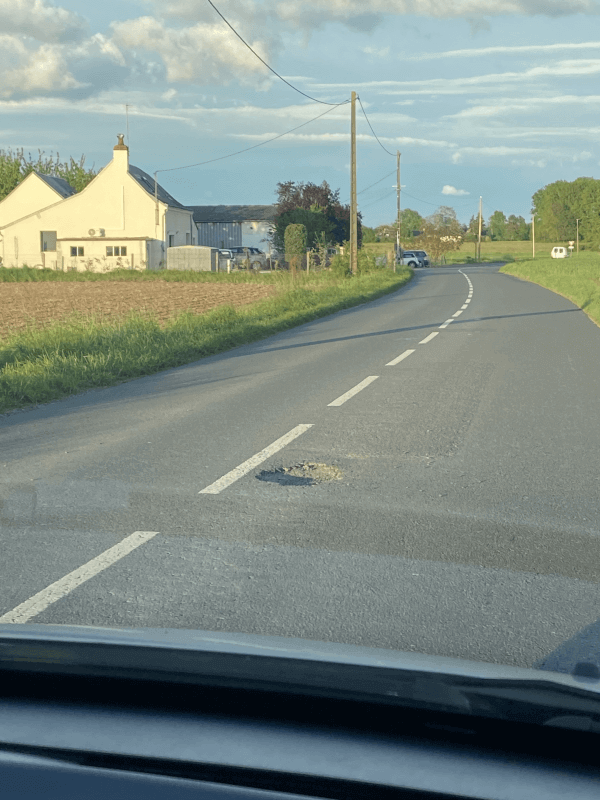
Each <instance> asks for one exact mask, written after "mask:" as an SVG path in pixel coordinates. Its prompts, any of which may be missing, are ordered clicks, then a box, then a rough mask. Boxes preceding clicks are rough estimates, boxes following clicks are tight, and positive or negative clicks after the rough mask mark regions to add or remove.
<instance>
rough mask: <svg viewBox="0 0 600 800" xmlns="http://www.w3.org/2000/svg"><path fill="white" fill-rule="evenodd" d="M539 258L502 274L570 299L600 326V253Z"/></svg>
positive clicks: (506, 270) (507, 268)
mask: <svg viewBox="0 0 600 800" xmlns="http://www.w3.org/2000/svg"><path fill="white" fill-rule="evenodd" d="M537 249H538V248H537V245H536V257H535V259H533V258H530V259H529V260H526V259H523V260H522V261H519V262H515V263H513V264H510V265H508V264H507V265H505V266H504V267H501V268H500V272H504V273H506V274H507V275H514V276H515V277H517V278H522V279H523V280H527V281H531V282H532V283H537V284H538V285H539V286H544V287H545V288H546V289H550V290H551V291H553V292H556V294H560V295H562V297H566V298H567V300H570V301H571V302H572V303H575V305H576V306H579V308H581V309H583V311H584V312H585V313H586V314H587V315H588V317H589V318H590V319H591V320H592V321H593V322H595V323H596V325H598V326H599V327H600V254H598V253H591V252H580V253H579V254H578V255H575V256H572V257H571V258H550V257H549V256H544V257H538V256H537Z"/></svg>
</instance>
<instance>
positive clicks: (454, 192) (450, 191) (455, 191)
mask: <svg viewBox="0 0 600 800" xmlns="http://www.w3.org/2000/svg"><path fill="white" fill-rule="evenodd" d="M442 194H452V195H454V196H456V197H461V196H462V195H465V194H471V193H470V192H466V191H465V190H464V189H457V188H455V187H454V186H449V185H448V184H446V185H445V186H444V188H443V189H442Z"/></svg>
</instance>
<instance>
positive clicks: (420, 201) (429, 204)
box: [402, 191, 471, 206]
mask: <svg viewBox="0 0 600 800" xmlns="http://www.w3.org/2000/svg"><path fill="white" fill-rule="evenodd" d="M402 194H405V195H406V196H407V197H410V199H411V200H418V201H419V203H425V205H427V206H439V205H440V203H431V202H430V201H429V200H421V198H420V197H414V195H412V194H409V193H408V192H404V191H403V192H402ZM454 202H459V203H468V202H471V199H469V200H467V199H466V198H465V199H464V200H458V201H454Z"/></svg>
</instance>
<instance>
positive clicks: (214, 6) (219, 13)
mask: <svg viewBox="0 0 600 800" xmlns="http://www.w3.org/2000/svg"><path fill="white" fill-rule="evenodd" d="M208 3H209V4H210V5H211V6H212V7H213V8H214V10H215V11H216V12H217V14H218V15H219V16H220V17H221V19H222V20H223V22H224V23H225V24H226V25H227V26H228V27H229V28H231V30H232V31H233V32H234V33H235V35H236V36H237V37H238V39H239V40H240V41H242V42H243V43H244V44H245V45H246V47H247V48H248V50H250V52H251V53H254V55H255V56H256V57H257V58H258V60H259V61H260V62H262V63H263V64H264V65H265V67H266V68H267V69H270V70H271V72H272V73H273V75H276V76H277V77H278V78H279V80H280V81H283V82H284V83H287V85H288V86H289V87H290V88H291V89H293V90H294V91H295V92H298V93H299V94H301V95H304V97H308V99H309V100H314V101H315V103H323V105H326V106H341V105H344V103H348V102H349V100H344V101H343V102H342V103H326V102H325V100H317V98H316V97H311V96H310V95H309V94H306V93H305V92H301V91H300V89H296V87H295V86H292V84H291V83H290V82H289V81H286V79H285V78H283V77H282V76H281V75H280V74H279V73H278V72H275V70H274V69H273V67H270V66H269V65H268V64H267V62H266V61H264V60H263V59H262V58H261V57H260V56H259V55H258V53H257V52H256V51H255V50H253V49H252V48H251V47H250V45H249V44H248V42H247V41H245V40H244V39H242V37H241V36H240V34H239V33H238V32H237V31H236V29H235V28H234V27H233V25H230V23H229V22H227V20H226V19H225V17H224V16H223V14H221V12H220V11H219V9H218V8H217V7H216V5H215V4H214V3H213V2H212V0H208Z"/></svg>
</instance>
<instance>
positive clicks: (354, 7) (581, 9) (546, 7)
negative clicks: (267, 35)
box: [275, 0, 598, 30]
mask: <svg viewBox="0 0 600 800" xmlns="http://www.w3.org/2000/svg"><path fill="white" fill-rule="evenodd" d="M597 9H598V6H597V4H596V3H595V2H594V0H545V1H544V2H540V0H454V2H443V1H440V0H370V2H369V3H368V5H367V4H365V2H364V0H328V2H327V3H324V2H322V0H282V2H278V3H275V10H276V12H277V14H278V16H279V18H280V19H282V20H284V21H285V22H286V23H288V24H289V25H293V26H296V27H298V28H304V29H305V30H306V29H308V30H313V29H316V28H320V27H323V26H324V25H325V24H326V23H328V22H343V23H345V24H347V25H354V26H356V27H359V26H361V27H362V29H363V30H365V29H371V28H373V27H375V25H377V24H379V23H380V22H381V21H382V19H383V18H384V16H387V15H390V14H398V15H402V16H404V15H411V16H420V17H434V18H437V19H452V18H462V19H465V20H468V21H470V22H472V23H474V24H475V25H478V24H479V25H481V24H482V21H483V20H482V18H484V17H489V16H498V15H511V16H515V15H519V16H535V15H544V16H548V17H561V16H571V15H574V14H579V13H587V14H595V13H597Z"/></svg>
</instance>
